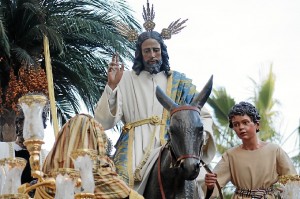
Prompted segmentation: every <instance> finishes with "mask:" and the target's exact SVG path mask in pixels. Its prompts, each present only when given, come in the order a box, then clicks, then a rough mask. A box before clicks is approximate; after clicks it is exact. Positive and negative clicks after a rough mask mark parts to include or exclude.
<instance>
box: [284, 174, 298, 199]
mask: <svg viewBox="0 0 300 199" xmlns="http://www.w3.org/2000/svg"><path fill="white" fill-rule="evenodd" d="M279 183H280V184H282V185H283V187H282V188H283V190H282V192H281V193H280V195H281V197H282V198H300V176H299V175H284V176H280V177H279Z"/></svg>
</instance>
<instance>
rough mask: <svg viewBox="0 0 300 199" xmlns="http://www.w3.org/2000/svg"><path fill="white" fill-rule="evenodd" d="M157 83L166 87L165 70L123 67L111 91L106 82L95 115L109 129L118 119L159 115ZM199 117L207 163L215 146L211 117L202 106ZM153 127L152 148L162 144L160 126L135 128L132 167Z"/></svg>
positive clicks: (145, 144) (127, 119)
mask: <svg viewBox="0 0 300 199" xmlns="http://www.w3.org/2000/svg"><path fill="white" fill-rule="evenodd" d="M156 86H160V88H161V89H162V90H164V91H166V89H167V77H166V75H165V74H164V72H160V73H158V74H154V75H151V74H150V73H149V72H147V71H142V72H141V73H140V75H136V74H135V71H124V73H123V76H122V79H121V81H120V83H119V85H118V86H117V87H116V88H115V89H114V90H113V91H112V90H111V89H110V87H109V86H108V85H106V87H105V90H104V92H103V94H102V96H101V98H100V100H99V102H98V103H97V106H96V108H95V119H96V120H97V121H98V122H100V123H101V124H102V126H103V127H104V129H105V130H108V129H111V128H113V127H114V126H115V125H116V124H117V122H118V121H120V120H122V122H123V123H124V124H126V123H131V122H135V121H139V120H142V119H146V118H149V117H151V116H154V115H157V116H159V118H162V113H163V107H162V105H161V104H160V103H159V102H158V100H157V98H156V95H155V90H156ZM201 119H202V122H203V124H204V130H205V132H206V142H207V144H206V146H204V153H203V160H204V161H205V162H206V163H210V162H211V160H212V159H213V157H214V155H215V152H216V148H215V144H214V140H213V138H212V118H211V115H210V114H209V113H208V112H207V111H206V109H205V108H202V110H201ZM154 128H156V129H155V144H154V145H155V146H154V148H157V147H159V146H160V145H161V144H160V138H159V134H160V132H159V131H160V128H159V127H158V128H157V127H155V126H153V125H150V124H145V125H142V126H138V127H136V128H135V129H134V148H133V161H134V162H133V171H135V168H136V167H137V166H138V165H139V163H140V162H141V160H142V159H143V155H144V153H145V151H146V149H147V147H148V144H149V143H150V138H151V133H152V132H153V131H154Z"/></svg>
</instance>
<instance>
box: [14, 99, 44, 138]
mask: <svg viewBox="0 0 300 199" xmlns="http://www.w3.org/2000/svg"><path fill="white" fill-rule="evenodd" d="M47 102H48V99H47V97H46V96H45V95H43V94H27V95H24V96H22V97H21V98H20V99H19V105H20V106H21V108H22V110H23V113H24V127H23V137H24V140H29V139H31V140H34V139H37V140H43V139H44V125H43V117H42V113H43V110H44V107H45V105H46V103H47Z"/></svg>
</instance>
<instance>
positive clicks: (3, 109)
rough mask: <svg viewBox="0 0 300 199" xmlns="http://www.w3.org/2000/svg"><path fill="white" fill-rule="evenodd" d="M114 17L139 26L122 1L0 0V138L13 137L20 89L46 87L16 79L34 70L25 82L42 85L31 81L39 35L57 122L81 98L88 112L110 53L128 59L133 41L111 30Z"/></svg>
mask: <svg viewBox="0 0 300 199" xmlns="http://www.w3.org/2000/svg"><path fill="white" fill-rule="evenodd" d="M117 21H122V22H123V23H126V24H128V25H129V26H131V27H132V28H135V29H137V30H139V29H140V26H139V25H138V23H137V22H136V20H135V19H134V18H133V15H132V10H130V8H129V7H128V5H127V4H126V1H125V0H115V1H106V0H92V1H91V0H77V1H76V3H75V2H74V1H72V0H44V1H38V0H16V1H10V0H0V78H1V83H0V94H1V98H0V100H1V101H0V102H1V103H0V133H1V135H12V136H6V138H7V139H3V137H0V140H5V141H8V140H13V139H14V136H13V134H14V133H12V132H13V129H14V128H15V127H14V125H15V119H16V104H17V99H18V98H19V97H20V96H21V95H23V94H24V92H25V93H26V92H42V93H45V92H46V91H45V90H42V89H40V90H39V89H38V90H30V89H28V85H25V84H24V82H23V80H22V79H20V69H22V70H23V71H24V73H25V75H23V76H25V77H26V78H27V79H29V76H30V75H28V74H31V76H32V74H34V75H36V77H34V75H33V77H32V78H33V79H29V80H30V81H27V83H28V84H30V83H29V82H36V85H37V86H36V89H37V88H40V87H43V88H45V87H46V85H45V84H46V82H45V81H37V79H38V78H39V79H40V80H41V79H43V78H44V77H45V76H44V72H43V69H44V68H45V61H44V56H43V37H44V35H46V36H47V37H48V38H49V43H50V54H51V61H52V71H53V80H54V90H55V98H56V103H57V109H58V113H59V115H60V116H61V118H62V123H64V122H65V121H66V120H67V119H69V118H70V117H71V116H73V115H74V114H76V113H79V112H80V106H81V103H83V104H84V105H85V106H86V107H87V110H88V111H89V112H90V113H91V114H93V107H94V105H95V104H96V102H97V100H98V99H99V97H100V95H101V93H102V91H103V89H104V85H105V84H106V76H107V74H106V67H107V62H108V61H109V59H110V58H111V56H112V54H114V53H115V52H118V53H119V55H120V57H121V58H122V59H132V58H133V53H132V52H133V51H132V49H133V48H134V46H133V44H131V43H130V42H128V41H127V39H126V38H125V37H124V36H122V35H121V34H120V33H119V32H118V31H117V29H116V22H117ZM13 83H14V84H13ZM10 84H11V85H14V87H12V86H11V87H10V86H9V85H10ZM12 88H14V89H12ZM8 91H9V92H8ZM11 91H13V92H11ZM9 93H11V94H9ZM7 96H9V97H7ZM14 109H15V110H14ZM8 113H9V114H8ZM8 115H11V117H7V116H8ZM20 117H21V116H20ZM7 126H8V127H9V128H7ZM8 129H10V130H9V132H8ZM4 137H5V136H4Z"/></svg>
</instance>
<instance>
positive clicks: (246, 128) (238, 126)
mask: <svg viewBox="0 0 300 199" xmlns="http://www.w3.org/2000/svg"><path fill="white" fill-rule="evenodd" d="M232 125H233V130H234V131H235V132H236V134H237V136H238V137H239V138H240V139H241V140H247V139H251V138H253V137H256V132H257V129H258V128H259V123H257V124H255V123H254V122H253V121H252V119H251V118H250V117H249V116H248V115H236V116H233V117H232Z"/></svg>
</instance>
